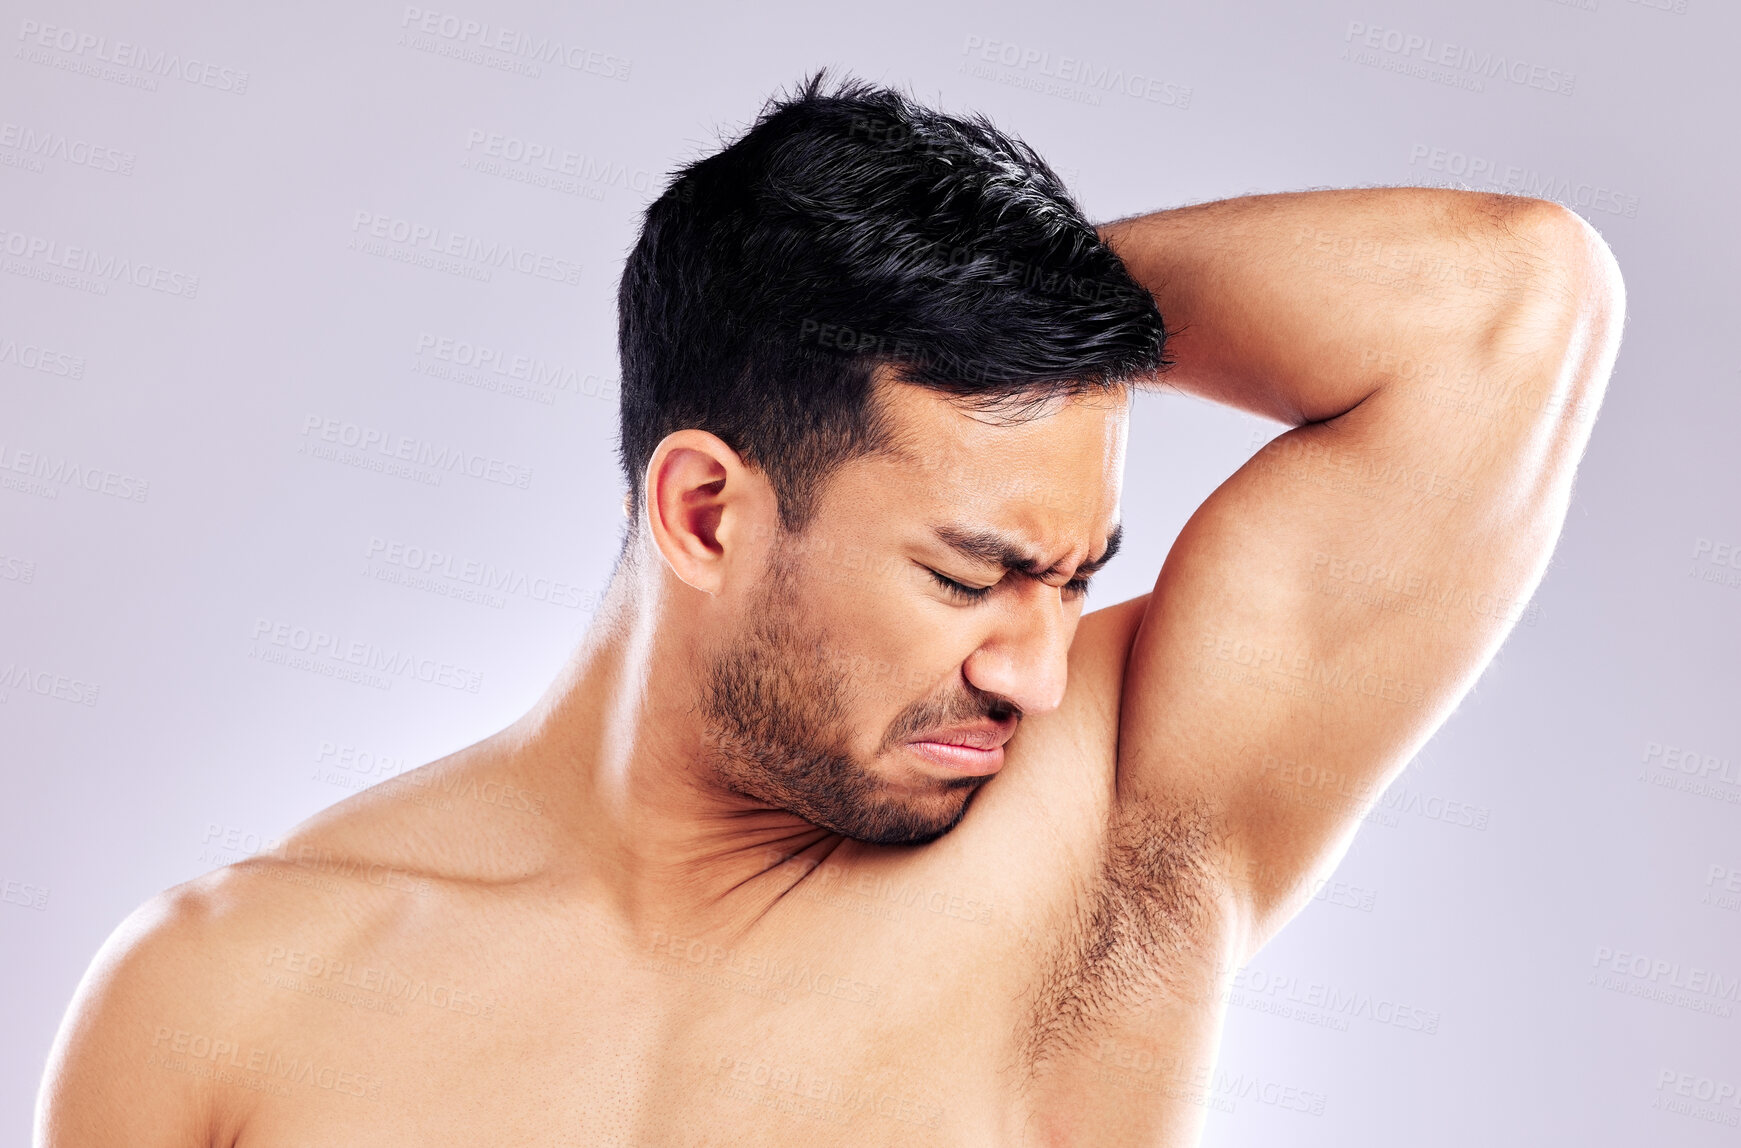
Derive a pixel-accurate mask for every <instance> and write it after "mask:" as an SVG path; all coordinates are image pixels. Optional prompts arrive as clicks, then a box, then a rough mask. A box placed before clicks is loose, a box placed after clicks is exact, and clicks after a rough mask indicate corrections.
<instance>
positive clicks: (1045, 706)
mask: <svg viewBox="0 0 1741 1148" xmlns="http://www.w3.org/2000/svg"><path fill="white" fill-rule="evenodd" d="M1040 589H1042V590H1044V589H1045V588H1044V587H1040ZM1045 597H1048V598H1050V599H1051V601H1049V602H1045V603H1043V604H1041V605H1037V606H1034V607H1028V608H1024V609H1022V610H1021V611H1019V612H1018V613H1013V614H1012V615H1011V617H1010V619H1009V620H1008V621H1007V622H1006V623H1004V624H1003V625H1001V626H1000V627H999V628H998V630H997V631H996V632H995V633H994V634H993V635H991V636H990V637H989V638H987V639H986V641H985V642H984V643H983V644H981V645H980V647H979V648H978V649H977V650H975V651H974V652H973V653H972V654H971V655H969V657H968V659H967V662H966V664H965V665H963V667H962V671H963V673H964V674H965V675H966V677H967V680H968V682H969V683H970V684H972V685H973V686H974V687H975V688H977V689H981V690H984V691H985V692H987V693H992V694H1002V695H1003V696H1004V697H1006V698H1008V699H1009V700H1010V701H1012V702H1014V703H1016V705H1018V706H1020V707H1021V708H1022V713H1024V714H1038V713H1046V712H1048V711H1050V710H1055V709H1057V708H1058V706H1059V705H1061V704H1062V703H1063V701H1064V684H1065V677H1066V675H1067V674H1068V672H1069V665H1070V639H1071V636H1072V635H1073V634H1074V632H1075V625H1074V624H1073V622H1074V620H1073V618H1072V617H1071V616H1070V615H1069V613H1068V612H1067V611H1066V607H1065V606H1064V604H1063V602H1061V601H1060V600H1059V599H1058V594H1057V591H1055V590H1054V591H1052V592H1051V593H1050V594H1047V595H1045Z"/></svg>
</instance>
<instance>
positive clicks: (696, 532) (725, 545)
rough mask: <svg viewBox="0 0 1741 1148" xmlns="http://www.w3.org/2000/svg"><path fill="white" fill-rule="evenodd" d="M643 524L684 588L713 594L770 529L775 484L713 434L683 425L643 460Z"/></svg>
mask: <svg viewBox="0 0 1741 1148" xmlns="http://www.w3.org/2000/svg"><path fill="white" fill-rule="evenodd" d="M642 489H644V490H645V491H646V492H647V496H646V498H645V499H643V502H644V503H645V504H646V526H647V530H648V533H649V536H650V537H651V538H652V539H653V544H654V545H655V546H657V547H658V548H659V553H660V554H661V555H662V556H663V557H664V559H665V564H666V565H667V566H669V567H671V572H672V573H674V574H676V575H677V577H678V578H679V579H681V580H682V581H683V583H684V584H685V585H687V586H691V587H693V588H695V589H697V590H700V591H701V592H702V593H704V594H718V593H719V591H720V589H721V587H722V586H724V585H725V581H726V574H727V572H728V569H729V568H730V567H731V566H732V565H733V564H742V563H744V562H745V561H746V559H747V560H748V561H750V562H751V563H755V562H757V561H759V559H758V558H756V557H755V556H754V555H751V554H748V553H746V551H747V550H749V549H753V548H754V544H753V543H754V540H755V539H757V538H758V537H765V536H767V535H768V534H770V533H771V531H772V528H773V524H774V522H775V521H776V520H777V517H778V508H777V505H776V502H775V498H774V491H773V487H772V485H771V484H770V483H769V482H768V480H767V478H766V476H764V475H763V474H762V472H761V471H760V470H757V469H755V468H753V467H751V466H750V465H749V464H748V463H746V462H745V461H744V460H743V457H742V456H741V455H739V454H738V452H737V451H735V450H733V449H732V448H731V447H729V446H727V445H726V444H725V442H724V440H722V439H720V438H719V437H718V436H717V435H712V434H709V433H708V432H706V431H703V430H680V431H674V432H672V433H671V434H668V435H666V436H665V438H664V439H663V440H662V441H661V442H660V443H659V446H658V448H657V449H655V450H654V451H653V457H652V458H651V459H649V460H648V461H647V474H646V477H645V485H644V486H643V488H642Z"/></svg>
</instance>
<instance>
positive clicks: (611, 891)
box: [498, 561, 845, 928]
mask: <svg viewBox="0 0 1741 1148" xmlns="http://www.w3.org/2000/svg"><path fill="white" fill-rule="evenodd" d="M649 567H650V568H651V573H642V572H641V571H643V570H646V569H648V568H649ZM661 573H663V571H662V570H661V569H660V568H659V567H658V565H657V564H656V563H644V564H641V565H639V567H637V565H636V564H634V563H631V562H628V561H625V562H624V563H622V564H621V565H620V566H619V568H618V570H617V572H616V574H615V576H614V577H613V578H612V580H611V585H610V588H609V590H608V591H607V592H606V595H605V599H604V601H603V603H602V604H601V606H600V609H599V611H598V613H597V614H596V615H595V616H594V619H593V623H592V625H591V626H590V627H589V628H588V630H587V633H586V636H585V637H584V638H583V639H582V641H581V643H580V646H579V647H578V648H577V649H576V651H575V653H574V655H573V656H572V657H571V658H570V659H569V662H568V663H567V665H566V666H564V668H563V670H562V672H561V673H560V674H559V675H558V676H557V678H556V680H555V681H554V682H552V684H551V685H550V687H549V689H547V690H546V691H545V694H544V696H543V697H542V698H541V699H540V700H539V702H538V704H537V705H536V706H534V707H533V708H532V710H531V711H529V712H528V713H527V714H526V715H525V716H524V717H523V718H521V719H520V720H519V721H517V722H516V723H514V725H513V726H510V727H509V728H508V729H507V730H504V731H503V732H502V734H501V735H498V736H499V738H500V739H501V745H502V746H503V750H504V752H506V753H507V754H509V755H511V756H512V757H513V758H514V759H515V760H516V761H518V762H520V763H522V764H523V765H524V766H525V767H526V768H528V769H530V770H532V771H534V772H536V773H537V774H538V775H539V776H540V778H541V779H542V781H543V782H545V783H546V784H547V785H548V791H549V792H550V793H551V794H552V795H553V797H554V798H555V800H554V801H553V803H552V805H551V807H550V808H549V812H550V813H551V814H552V815H553V816H554V817H555V818H556V819H557V820H556V824H557V825H558V826H559V827H560V841H561V844H559V846H558V848H559V849H562V850H563V851H564V852H566V853H567V854H568V856H566V857H564V858H563V859H562V862H561V868H563V869H564V870H569V871H577V872H578V873H579V874H580V875H581V876H582V879H583V880H584V881H585V882H586V883H587V884H589V885H595V884H596V885H597V886H599V888H600V890H601V892H602V893H604V894H605V895H606V896H607V897H608V899H609V901H610V903H612V904H613V905H614V906H615V907H616V908H617V910H618V911H619V912H620V913H621V914H622V915H623V917H624V918H625V920H626V921H628V922H630V923H631V925H632V926H633V927H656V926H657V925H659V924H662V923H664V922H665V921H666V920H667V919H668V918H671V917H673V916H677V917H684V918H690V919H696V918H699V919H701V920H704V921H711V922H714V923H718V924H720V925H721V926H723V927H727V928H730V927H733V926H740V927H741V926H742V925H744V924H747V923H748V922H749V921H753V920H754V919H755V918H757V917H759V916H760V915H761V914H762V913H763V912H764V911H765V910H766V909H767V907H768V906H769V905H771V904H772V903H773V902H774V901H775V900H777V899H778V898H779V897H780V895H781V894H783V893H784V892H786V891H787V890H788V889H790V888H791V886H792V885H793V884H794V883H795V882H796V881H797V880H798V879H799V877H800V876H801V875H802V873H803V872H804V871H805V870H806V868H807V866H806V865H804V864H798V865H783V866H782V865H780V859H781V858H783V857H793V856H800V855H801V856H802V860H803V861H804V862H808V863H810V864H812V865H813V864H814V863H817V862H820V861H821V860H822V859H823V858H825V857H827V856H828V855H829V854H830V853H831V852H832V851H833V850H834V848H835V847H837V846H838V845H840V844H842V843H843V842H844V840H845V839H844V838H842V837H840V836H839V835H837V834H834V833H830V832H828V831H826V830H823V829H819V828H817V827H816V826H814V825H812V824H810V823H808V822H806V821H804V820H802V819H801V818H799V817H797V816H796V815H795V814H792V813H789V812H787V811H785V810H779V809H773V808H770V807H768V806H767V805H765V804H762V803H759V802H756V801H753V800H751V799H749V798H746V797H744V796H742V795H740V794H736V793H733V792H731V791H729V790H727V789H725V788H724V787H723V786H722V785H720V784H719V783H718V782H717V780H716V779H715V776H714V774H713V771H712V768H711V765H710V763H709V761H708V759H707V757H706V752H705V750H706V747H705V736H706V724H705V722H704V720H703V713H702V707H701V706H700V704H699V699H700V697H701V690H702V689H703V688H704V685H705V682H704V679H703V677H702V671H701V670H700V669H699V667H703V666H704V665H705V660H704V659H705V651H704V650H702V649H701V648H700V647H699V645H698V644H697V643H696V641H695V640H694V637H693V635H694V634H695V632H696V631H695V628H694V627H693V626H691V625H687V624H685V623H687V622H688V621H689V619H687V618H685V617H683V616H682V614H683V612H682V609H681V606H680V605H679V604H676V603H674V602H673V601H672V597H673V595H672V593H671V591H670V588H669V587H666V586H664V585H662V582H661V579H660V574H661Z"/></svg>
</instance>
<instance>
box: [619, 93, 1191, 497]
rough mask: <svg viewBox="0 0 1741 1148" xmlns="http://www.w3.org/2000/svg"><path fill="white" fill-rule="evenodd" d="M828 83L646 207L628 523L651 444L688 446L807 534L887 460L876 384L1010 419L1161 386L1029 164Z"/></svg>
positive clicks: (1154, 335) (622, 309) (627, 339)
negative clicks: (829, 496)
mask: <svg viewBox="0 0 1741 1148" xmlns="http://www.w3.org/2000/svg"><path fill="white" fill-rule="evenodd" d="M826 77H827V72H826V69H824V70H823V71H820V72H818V73H816V74H815V75H814V76H812V77H810V78H809V79H807V80H805V81H804V82H803V83H801V84H800V86H799V89H798V91H797V93H796V94H795V95H793V96H791V97H788V98H785V99H780V98H775V99H772V100H770V101H769V102H768V103H767V104H766V105H765V106H764V107H763V109H762V112H761V114H760V115H759V116H758V117H757V119H756V121H755V123H754V124H753V125H752V126H751V127H750V128H749V130H748V131H747V132H745V134H744V135H743V136H741V137H740V138H739V139H737V140H736V141H734V142H732V143H731V144H729V145H728V146H726V147H725V148H724V149H723V150H721V151H719V152H717V153H715V154H713V155H710V156H707V157H705V158H703V159H700V160H697V161H696V162H694V163H691V164H689V165H688V166H686V167H684V168H682V169H680V170H679V171H678V172H677V173H676V174H675V175H674V176H673V177H672V179H671V181H670V183H669V184H668V185H667V186H666V188H665V189H664V192H663V193H662V194H661V195H660V196H659V198H658V199H656V200H655V201H654V202H653V203H652V204H651V205H650V206H649V207H648V208H647V212H646V217H645V221H644V224H643V226H642V229H641V235H640V239H639V241H638V242H637V243H636V244H635V248H634V250H633V252H632V253H631V254H630V255H629V258H628V262H627V265H626V266H625V267H624V269H623V278H622V284H621V287H620V289H619V291H618V295H617V311H618V322H619V327H618V348H619V351H620V354H621V357H622V391H621V394H622V414H621V418H622V426H621V433H622V439H621V458H622V465H623V470H624V472H625V474H626V476H627V478H628V482H629V490H630V494H631V498H632V503H631V505H632V508H633V510H634V515H633V517H632V521H638V519H639V511H640V509H641V505H642V499H643V497H644V491H642V489H641V486H642V476H643V475H644V473H645V471H646V467H647V463H648V461H649V460H650V459H651V458H652V455H653V451H654V450H655V449H656V448H657V447H658V444H659V442H660V440H661V439H663V438H664V437H665V436H666V435H667V434H670V433H671V432H673V431H676V430H680V429H683V428H688V427H694V428H698V429H701V430H705V431H709V432H711V433H713V434H716V435H718V436H719V437H720V438H721V439H722V440H723V441H724V442H726V443H727V444H728V445H730V446H731V447H732V449H734V450H736V451H737V452H738V453H739V454H741V455H742V456H743V457H744V458H745V460H746V461H748V462H749V463H751V464H752V465H754V466H756V467H759V468H760V469H761V470H762V472H763V473H764V474H766V475H767V477H768V479H769V482H770V483H771V484H772V486H773V488H774V492H775V495H776V497H777V499H778V501H779V508H780V522H781V526H782V527H783V528H784V529H786V530H789V531H799V530H802V529H803V527H804V526H805V524H806V523H807V522H808V520H809V517H810V514H811V512H812V510H813V507H814V501H815V495H816V492H817V490H818V489H819V487H820V484H821V480H822V479H823V478H824V477H825V476H826V475H827V474H828V473H829V471H831V470H832V469H833V468H834V467H836V466H838V465H839V464H841V463H842V462H845V461H847V460H848V459H850V458H853V457H856V456H859V455H862V454H866V453H869V452H871V451H873V450H876V449H879V448H880V447H882V446H884V445H885V443H884V441H883V428H882V427H881V426H880V425H879V422H878V420H877V419H876V417H875V413H876V412H875V411H874V410H873V409H872V406H873V405H872V403H871V401H870V400H871V397H872V390H873V387H872V384H873V381H874V380H873V372H874V370H875V369H876V368H877V367H879V366H887V367H891V368H893V369H894V375H893V377H895V378H898V379H899V380H900V381H903V382H909V383H917V384H921V385H924V386H928V387H932V388H934V389H937V390H940V391H944V392H947V393H949V394H951V395H953V396H955V397H957V398H959V399H960V400H962V401H964V402H965V403H968V404H971V405H972V406H973V407H975V408H976V409H1010V408H1011V405H1012V403H1013V404H1014V405H1015V407H1016V408H1018V409H1019V408H1023V407H1025V406H1026V405H1027V404H1029V403H1033V404H1037V403H1039V402H1043V401H1045V400H1047V399H1051V398H1054V397H1057V396H1059V395H1060V394H1071V395H1075V394H1081V393H1086V392H1089V391H1093V390H1097V389H1108V388H1112V387H1117V386H1122V385H1123V384H1125V383H1128V382H1130V381H1133V380H1134V379H1136V378H1137V377H1139V376H1142V375H1146V374H1149V373H1152V372H1154V371H1156V370H1159V369H1161V368H1164V367H1166V366H1168V365H1170V364H1168V363H1167V362H1166V361H1165V359H1164V358H1163V347H1164V344H1165V341H1166V331H1165V328H1164V327H1163V325H1162V322H1161V316H1160V313H1159V312H1158V311H1157V310H1156V308H1155V304H1154V300H1153V299H1152V298H1151V297H1150V295H1149V294H1148V292H1147V291H1145V290H1143V289H1142V288H1141V287H1140V286H1139V285H1138V284H1137V283H1136V282H1135V281H1134V280H1133V279H1132V278H1131V276H1130V273H1129V272H1128V271H1127V270H1126V269H1125V266H1124V263H1123V262H1122V261H1121V260H1120V259H1119V257H1118V256H1117V255H1116V254H1115V253H1114V252H1113V251H1112V249H1111V248H1110V247H1108V246H1107V245H1106V244H1105V243H1103V242H1101V240H1100V238H1099V236H1098V235H1097V234H1096V232H1095V230H1094V226H1093V225H1092V224H1091V223H1089V222H1088V220H1087V219H1086V218H1084V216H1083V214H1082V211H1081V209H1080V208H1079V207H1078V206H1077V204H1076V202H1075V201H1074V200H1073V199H1072V197H1071V195H1070V193H1069V191H1068V190H1067V189H1066V188H1065V186H1064V184H1063V182H1062V181H1061V180H1060V179H1059V178H1058V176H1057V175H1056V174H1055V173H1054V172H1053V171H1052V169H1051V168H1050V167H1049V166H1047V164H1046V162H1045V161H1044V160H1042V159H1041V158H1040V156H1039V155H1038V153H1036V152H1035V151H1034V150H1033V149H1032V148H1031V147H1029V146H1028V145H1027V144H1025V143H1023V142H1022V141H1020V140H1018V139H1015V138H1013V137H1011V136H1009V135H1006V134H1005V133H1003V132H1001V131H999V130H998V129H997V128H995V127H994V126H993V125H992V123H991V121H990V120H988V119H986V118H985V117H984V116H983V115H976V116H972V117H969V118H959V117H955V116H948V115H944V114H942V113H940V112H937V111H933V110H931V109H929V108H925V107H922V106H921V105H919V104H917V103H916V102H914V101H913V100H912V99H910V98H909V97H907V96H905V95H903V94H902V93H900V92H897V91H894V90H891V89H888V88H878V87H874V86H872V85H869V84H866V83H864V82H862V81H856V80H852V79H850V78H848V79H846V80H844V81H843V82H841V83H840V84H839V85H838V86H837V87H836V88H835V90H833V91H832V92H825V91H824V84H825V82H826ZM1035 409H1037V407H1036V408H1035ZM632 529H633V527H631V531H632Z"/></svg>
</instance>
